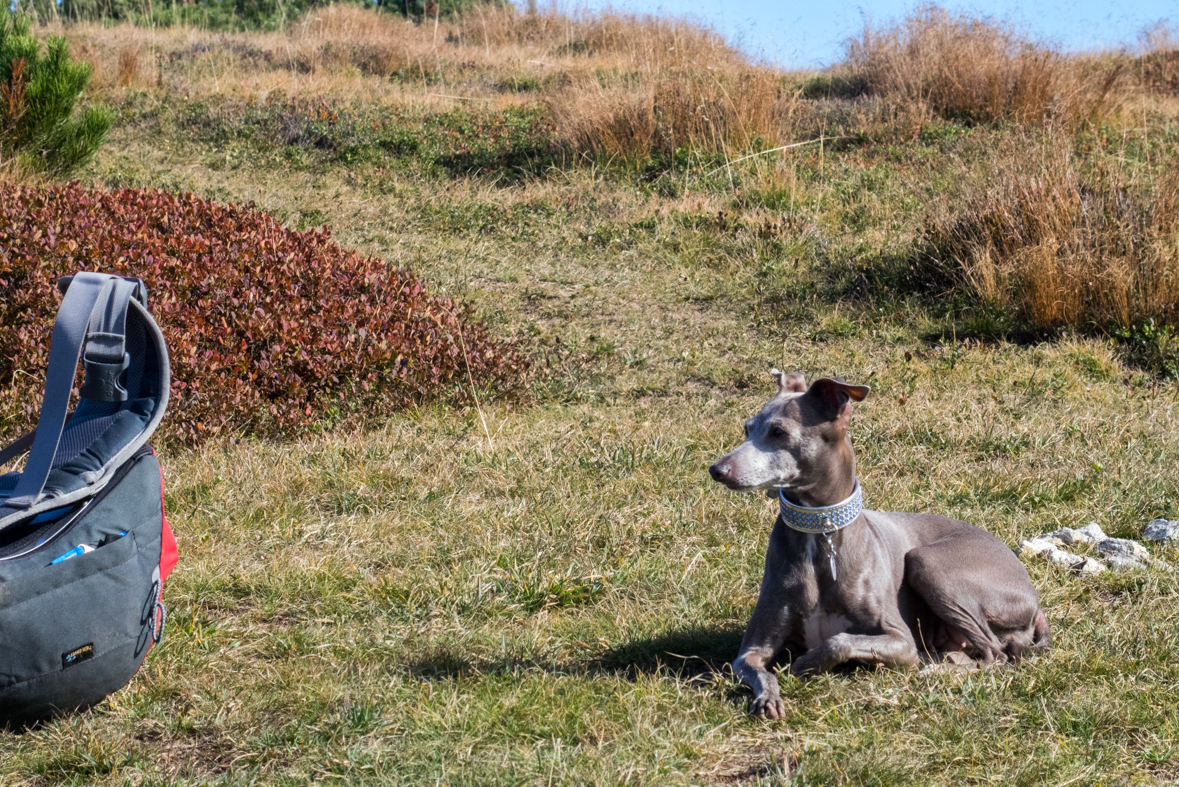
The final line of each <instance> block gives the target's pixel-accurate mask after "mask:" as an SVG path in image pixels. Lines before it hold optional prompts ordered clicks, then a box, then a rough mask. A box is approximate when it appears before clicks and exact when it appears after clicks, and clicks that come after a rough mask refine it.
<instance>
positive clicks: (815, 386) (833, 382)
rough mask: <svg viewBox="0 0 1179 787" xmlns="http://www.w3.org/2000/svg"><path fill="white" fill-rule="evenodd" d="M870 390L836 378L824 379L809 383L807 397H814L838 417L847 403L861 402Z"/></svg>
mask: <svg viewBox="0 0 1179 787" xmlns="http://www.w3.org/2000/svg"><path fill="white" fill-rule="evenodd" d="M871 391H872V389H871V388H869V387H868V386H866V385H849V384H848V383H846V382H844V381H843V380H840V379H839V378H838V377H824V378H822V379H821V380H815V381H814V382H813V383H811V387H810V390H809V391H807V393H808V394H809V395H814V396H815V397H816V398H818V399H819V401H821V402H822V403H823V404H824V405H825V406H826V407H827V408H828V409H829V410H830V412H831V413H832V415H838V414H839V412H840V411H841V410H842V409H843V406H844V405H845V404H847V403H848V402H862V401H864V397H866V396H867V395H868V394H869V393H871Z"/></svg>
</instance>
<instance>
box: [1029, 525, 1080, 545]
mask: <svg viewBox="0 0 1179 787" xmlns="http://www.w3.org/2000/svg"><path fill="white" fill-rule="evenodd" d="M1040 538H1045V539H1053V540H1057V541H1060V543H1062V544H1065V545H1067V544H1089V543H1092V541H1093V539H1092V538H1090V537H1089V536H1088V534H1086V533H1082V532H1081V531H1080V530H1073V529H1072V528H1071V527H1062V528H1060V530H1053V531H1052V532H1051V533H1049V534H1048V535H1046V536H1040Z"/></svg>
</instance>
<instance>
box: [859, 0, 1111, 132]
mask: <svg viewBox="0 0 1179 787" xmlns="http://www.w3.org/2000/svg"><path fill="white" fill-rule="evenodd" d="M847 54H848V66H849V68H850V70H851V72H852V73H853V74H854V75H855V78H857V79H859V80H861V81H862V83H863V84H864V85H865V86H866V87H867V89H868V90H870V91H872V92H874V93H877V94H881V95H884V96H888V97H889V98H891V99H892V100H893V101H896V102H898V103H899V104H901V105H902V106H904V107H905V108H906V109H907V110H908V111H909V112H910V113H912V114H913V115H915V116H917V117H919V118H922V119H926V118H929V117H933V116H942V117H946V118H951V119H956V120H963V121H967V122H974V123H989V122H993V121H996V120H1014V121H1016V122H1018V123H1049V122H1053V123H1059V124H1064V125H1067V126H1070V127H1071V126H1076V125H1078V124H1079V123H1081V122H1083V121H1087V120H1088V121H1092V120H1099V119H1101V118H1103V117H1106V116H1108V115H1109V114H1110V113H1111V112H1113V111H1115V110H1116V109H1117V103H1118V97H1119V96H1120V95H1121V93H1122V92H1123V91H1122V90H1121V89H1119V85H1120V83H1121V80H1122V69H1121V66H1120V65H1119V64H1118V63H1117V62H1116V61H1108V62H1107V61H1106V60H1103V59H1089V58H1080V57H1074V58H1068V57H1065V56H1064V55H1062V54H1060V53H1059V52H1057V51H1055V50H1053V49H1050V48H1048V47H1046V46H1043V45H1040V44H1037V43H1034V42H1032V41H1030V40H1028V39H1026V38H1025V37H1023V36H1022V35H1020V34H1019V33H1018V32H1017V31H1016V29H1015V28H1014V27H1012V26H1010V25H1008V24H1004V23H999V22H991V21H987V20H983V19H979V18H977V17H973V16H970V15H968V14H965V13H952V12H950V11H947V10H946V9H944V8H941V7H939V6H926V7H923V8H921V9H919V10H917V11H916V12H915V13H913V14H912V15H911V16H909V17H908V18H906V19H905V20H903V21H902V22H900V23H898V24H894V25H891V26H885V27H879V28H877V27H872V26H871V25H870V24H869V25H866V26H865V29H864V32H863V34H862V36H861V37H860V38H857V39H853V40H852V41H851V42H850V43H849V45H848V53H847Z"/></svg>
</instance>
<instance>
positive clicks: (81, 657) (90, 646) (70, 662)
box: [61, 642, 94, 669]
mask: <svg viewBox="0 0 1179 787" xmlns="http://www.w3.org/2000/svg"><path fill="white" fill-rule="evenodd" d="M92 658H94V643H93V642H87V643H86V644H85V645H83V646H81V647H79V648H74V649H73V650H70V651H67V652H65V653H63V654H61V668H62V669H65V668H66V667H72V666H74V665H75V664H81V663H82V662H83V661H87V660H89V659H92Z"/></svg>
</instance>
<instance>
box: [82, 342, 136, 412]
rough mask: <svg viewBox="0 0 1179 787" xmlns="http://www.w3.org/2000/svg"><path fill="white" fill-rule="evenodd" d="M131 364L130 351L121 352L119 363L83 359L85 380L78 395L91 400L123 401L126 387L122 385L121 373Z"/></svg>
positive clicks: (125, 399)
mask: <svg viewBox="0 0 1179 787" xmlns="http://www.w3.org/2000/svg"><path fill="white" fill-rule="evenodd" d="M130 365H131V355H130V353H126V352H125V353H123V360H122V362H121V363H102V362H101V361H92V360H90V359H89V358H87V359H86V360H85V366H86V382H84V383H83V384H82V387H81V388H80V389H79V390H78V395H79V396H81V397H82V398H83V399H89V400H90V401H92V402H125V401H127V389H126V388H125V387H124V385H123V374H124V373H125V372H126V371H127V367H129V366H130Z"/></svg>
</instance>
